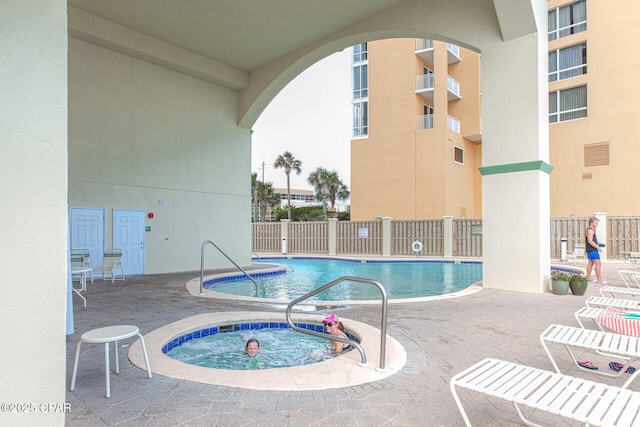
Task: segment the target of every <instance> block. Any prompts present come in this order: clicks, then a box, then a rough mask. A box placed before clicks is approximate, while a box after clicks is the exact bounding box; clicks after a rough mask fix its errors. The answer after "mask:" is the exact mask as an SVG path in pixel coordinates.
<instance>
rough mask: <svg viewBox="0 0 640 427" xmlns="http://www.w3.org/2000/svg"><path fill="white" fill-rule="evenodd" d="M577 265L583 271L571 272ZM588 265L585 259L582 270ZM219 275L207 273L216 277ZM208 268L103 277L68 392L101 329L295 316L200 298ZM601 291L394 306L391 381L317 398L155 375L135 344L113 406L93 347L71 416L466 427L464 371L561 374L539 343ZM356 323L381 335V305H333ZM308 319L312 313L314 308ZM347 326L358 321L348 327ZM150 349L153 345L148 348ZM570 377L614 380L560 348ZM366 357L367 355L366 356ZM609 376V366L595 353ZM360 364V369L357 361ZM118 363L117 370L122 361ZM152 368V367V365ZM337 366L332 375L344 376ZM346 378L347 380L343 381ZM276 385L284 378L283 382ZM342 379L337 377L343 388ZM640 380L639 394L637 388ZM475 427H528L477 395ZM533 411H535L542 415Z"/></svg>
mask: <svg viewBox="0 0 640 427" xmlns="http://www.w3.org/2000/svg"><path fill="white" fill-rule="evenodd" d="M567 265H568V266H572V265H573V264H567ZM579 265H580V266H582V267H584V265H585V263H584V262H582V263H579ZM629 268H631V266H630V264H625V263H622V262H616V261H607V262H605V263H604V265H603V272H604V273H603V274H604V278H605V280H607V281H608V282H609V284H610V285H619V286H624V284H623V283H622V280H621V279H620V276H619V275H618V273H617V270H620V269H629ZM211 273H212V271H207V274H211ZM196 276H199V271H198V272H187V273H175V274H165V275H148V276H137V277H127V280H126V281H125V282H124V283H122V282H116V283H115V284H111V282H103V281H102V280H101V279H97V280H96V281H95V283H94V284H90V283H89V284H88V285H87V288H88V290H87V292H86V296H87V308H86V309H85V308H83V307H82V304H81V301H80V300H79V298H77V297H75V296H74V313H75V330H76V333H74V334H72V335H69V336H68V337H67V376H66V377H67V384H66V385H67V390H68V387H69V383H70V380H71V373H72V368H73V357H74V352H75V347H76V344H77V342H78V340H79V339H80V335H81V334H82V333H84V332H86V331H88V330H90V329H94V328H99V327H103V326H109V325H114V324H132V325H136V326H138V327H139V328H140V332H141V333H142V334H143V335H145V336H146V335H147V334H149V333H151V332H152V331H155V330H156V329H158V328H160V327H163V326H166V325H169V324H171V323H173V322H177V321H179V320H181V319H185V318H188V317H191V316H195V315H201V314H202V315H204V314H207V313H219V312H246V311H260V312H264V311H268V312H277V313H281V314H282V313H284V309H285V307H284V306H279V305H273V304H261V303H254V302H239V301H231V300H217V299H209V298H197V297H194V296H191V295H190V294H189V292H188V291H187V290H186V287H185V284H186V283H187V282H188V281H189V280H191V279H193V278H194V277H196ZM599 287H600V285H599V284H594V283H591V284H590V285H589V288H588V290H587V293H586V294H585V296H581V297H579V296H573V295H571V294H569V295H566V296H558V295H553V294H552V293H551V292H547V293H544V294H541V295H534V294H527V293H520V292H508V291H500V290H493V289H483V290H481V291H480V292H476V293H473V294H471V295H467V296H462V297H459V298H446V299H436V300H433V301H422V302H409V303H403V304H390V305H389V307H388V326H387V334H388V335H389V336H390V337H393V338H394V339H396V340H397V341H398V342H399V343H400V344H401V345H402V346H403V347H404V349H405V351H406V353H407V362H406V365H405V366H404V368H403V369H402V370H400V371H399V372H397V373H395V374H394V375H391V376H388V377H386V378H384V379H381V380H378V381H374V382H370V383H366V384H360V385H355V386H346V387H340V388H331V389H324V390H311V391H271V390H252V389H246V388H239V387H229V386H223V385H213V384H203V383H199V382H194V381H188V380H184V379H175V378H169V377H166V376H163V375H159V374H154V376H153V378H151V379H148V378H147V376H146V374H145V372H144V371H143V370H141V369H139V368H138V367H136V366H135V365H133V364H132V363H131V362H129V360H128V359H127V356H126V355H127V353H128V346H129V345H130V344H133V343H134V341H135V340H133V339H131V340H125V341H123V342H121V343H120V345H121V346H127V347H125V348H122V349H121V351H120V374H115V373H112V374H111V398H110V399H106V398H105V395H104V393H105V388H104V387H105V385H104V381H105V379H104V347H103V346H102V345H83V346H82V352H81V357H80V364H79V368H78V377H77V382H76V388H75V390H74V391H73V392H70V391H67V398H66V401H67V403H69V404H70V406H71V412H70V413H68V414H67V416H66V425H67V426H83V427H84V426H115V425H120V426H187V425H189V426H354V425H367V426H435V427H438V426H462V425H464V423H463V421H462V418H461V416H460V414H459V412H458V409H457V407H456V405H455V403H454V400H453V397H452V396H451V392H450V390H449V380H450V378H451V377H452V376H453V375H455V374H456V373H458V372H460V371H462V370H463V369H465V368H467V367H469V366H471V365H472V364H474V363H476V362H478V361H479V360H481V359H483V358H485V357H496V358H501V359H505V360H509V361H513V362H518V363H523V364H526V365H530V366H535V367H538V368H542V369H547V370H551V369H552V366H551V363H550V362H549V360H548V357H547V355H546V354H545V352H544V350H543V349H542V346H541V345H540V341H539V335H540V333H541V332H542V331H543V330H544V329H545V328H546V327H547V326H548V325H549V324H550V323H560V324H566V325H576V326H577V323H576V321H575V318H574V316H573V314H574V312H575V311H577V310H578V309H579V308H580V307H582V306H584V300H585V299H586V298H587V297H588V296H591V295H599V292H598V288H599ZM329 311H334V312H336V313H338V314H339V315H340V316H341V317H344V318H345V319H353V320H356V321H358V322H362V323H365V324H368V325H370V326H373V327H379V323H380V306H379V305H345V306H340V307H330V308H325V307H323V308H322V310H320V311H319V312H317V314H324V313H327V312H329ZM304 313H307V314H309V313H311V314H313V312H309V310H305V311H304ZM347 326H348V325H347ZM147 346H149V343H147ZM551 351H552V352H554V356H556V361H557V362H559V364H560V366H562V367H563V369H565V373H568V374H570V375H575V376H585V375H588V376H589V377H590V378H592V379H594V380H596V381H599V382H603V383H608V384H618V385H620V384H622V382H624V378H618V379H615V378H607V377H602V376H596V375H593V374H590V373H583V372H580V371H578V369H576V368H574V367H572V366H571V364H570V359H569V356H568V355H567V354H566V351H564V349H562V348H561V347H557V348H552V349H551ZM355 354H357V352H356V353H355ZM584 358H585V360H591V361H593V363H594V364H595V365H597V366H599V367H600V369H608V368H607V364H608V362H609V361H610V360H612V359H610V358H606V357H603V356H597V355H592V354H588V355H584ZM354 363H355V362H354ZM112 365H113V363H112ZM152 368H154V366H153V362H152ZM346 375H347V374H346V373H345V372H342V371H340V370H338V369H336V370H335V371H334V372H333V373H330V374H327V375H326V376H327V377H329V378H331V377H332V376H333V377H335V378H341V377H344V376H346ZM341 379H342V378H341ZM272 381H274V382H277V381H278V379H274V380H272ZM336 381H337V380H336ZM638 387H640V385H639V384H636V383H633V384H632V386H631V388H632V389H634V390H637V389H638ZM460 397H461V399H462V402H463V404H464V405H465V408H466V409H467V413H468V415H469V417H470V419H471V421H472V422H473V424H474V425H476V426H488V425H491V426H518V425H520V421H519V419H518V416H517V414H516V412H515V410H514V408H513V406H512V405H510V404H508V403H506V402H501V401H499V400H496V399H492V398H486V397H484V396H481V395H478V394H469V393H466V392H462V393H460ZM531 413H532V412H531V411H528V410H527V411H525V415H529V414H531ZM532 418H533V420H535V421H537V422H541V423H543V424H547V425H554V426H558V425H575V424H571V423H566V422H564V421H563V420H561V419H559V418H557V417H555V416H552V415H549V414H546V413H540V412H534V413H533V416H532Z"/></svg>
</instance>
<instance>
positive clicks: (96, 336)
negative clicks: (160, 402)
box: [71, 325, 152, 398]
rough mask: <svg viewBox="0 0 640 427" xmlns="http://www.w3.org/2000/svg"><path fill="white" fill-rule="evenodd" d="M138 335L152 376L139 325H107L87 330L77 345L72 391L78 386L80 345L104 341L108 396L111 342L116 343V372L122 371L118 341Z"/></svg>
mask: <svg viewBox="0 0 640 427" xmlns="http://www.w3.org/2000/svg"><path fill="white" fill-rule="evenodd" d="M134 335H137V336H139V337H140V344H142V353H143V354H144V362H145V364H146V366H147V374H148V376H149V378H151V376H152V375H151V366H150V365H149V357H148V356H147V347H146V346H145V345H144V338H143V337H142V335H141V334H140V330H139V329H138V327H137V326H132V325H116V326H107V327H104V328H99V329H93V330H91V331H88V332H85V333H84V334H82V336H81V337H80V341H78V345H77V346H76V358H75V361H74V362H73V375H72V377H71V391H73V390H74V389H75V388H76V374H77V372H78V358H79V356H80V346H81V345H82V343H83V342H86V343H104V372H105V380H106V389H107V398H109V397H111V381H110V378H109V375H110V373H111V372H110V371H111V369H110V367H109V343H110V342H114V343H115V358H116V374H117V373H119V372H120V364H119V361H118V341H120V340H123V339H126V338H131V337H132V336H134Z"/></svg>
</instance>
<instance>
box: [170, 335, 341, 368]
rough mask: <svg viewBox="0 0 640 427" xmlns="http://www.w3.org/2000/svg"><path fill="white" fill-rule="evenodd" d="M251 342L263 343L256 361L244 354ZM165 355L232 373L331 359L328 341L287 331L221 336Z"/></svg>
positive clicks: (210, 336)
mask: <svg viewBox="0 0 640 427" xmlns="http://www.w3.org/2000/svg"><path fill="white" fill-rule="evenodd" d="M249 338H257V339H258V341H259V342H260V352H259V353H258V355H257V356H255V357H249V356H247V355H246V354H245V353H244V347H245V344H246V342H247V340H248V339H249ZM165 354H166V355H167V356H169V357H172V358H173V359H176V360H179V361H181V362H184V363H189V364H192V365H197V366H202V367H206V368H217V369H233V370H250V369H268V368H283V367H288V366H302V365H308V364H311V363H317V362H321V361H323V360H330V359H332V355H331V353H330V352H329V340H326V339H323V338H319V337H315V336H312V335H307V334H304V333H301V332H296V331H294V330H292V329H288V328H287V329H261V330H251V331H238V330H236V331H230V332H220V333H217V334H214V335H208V336H205V337H202V338H197V339H192V340H189V341H186V342H184V343H182V344H180V345H179V346H177V347H174V348H172V349H171V350H169V351H167V352H166V353H165Z"/></svg>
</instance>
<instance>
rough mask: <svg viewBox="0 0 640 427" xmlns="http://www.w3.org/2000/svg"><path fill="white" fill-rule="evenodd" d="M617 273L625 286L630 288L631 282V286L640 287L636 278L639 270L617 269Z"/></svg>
mask: <svg viewBox="0 0 640 427" xmlns="http://www.w3.org/2000/svg"><path fill="white" fill-rule="evenodd" d="M618 274H619V275H620V277H621V278H622V281H623V282H624V284H625V285H627V288H632V286H630V285H631V284H633V287H635V288H638V289H640V283H639V282H638V279H640V271H638V270H618Z"/></svg>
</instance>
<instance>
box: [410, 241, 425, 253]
mask: <svg viewBox="0 0 640 427" xmlns="http://www.w3.org/2000/svg"><path fill="white" fill-rule="evenodd" d="M411 250H412V251H413V253H414V254H419V253H422V243H420V242H419V241H417V240H416V241H415V242H413V243H412V244H411Z"/></svg>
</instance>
